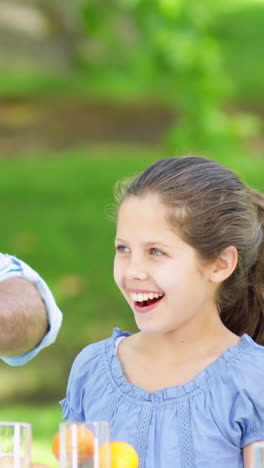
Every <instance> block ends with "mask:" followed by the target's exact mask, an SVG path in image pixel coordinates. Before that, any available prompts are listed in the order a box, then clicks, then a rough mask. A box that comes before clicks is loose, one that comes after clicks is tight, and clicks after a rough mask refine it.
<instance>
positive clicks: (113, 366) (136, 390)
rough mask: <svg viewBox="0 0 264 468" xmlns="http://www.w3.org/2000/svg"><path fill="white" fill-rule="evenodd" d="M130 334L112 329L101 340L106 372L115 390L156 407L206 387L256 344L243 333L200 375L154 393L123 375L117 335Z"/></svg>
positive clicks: (118, 329)
mask: <svg viewBox="0 0 264 468" xmlns="http://www.w3.org/2000/svg"><path fill="white" fill-rule="evenodd" d="M130 335H131V333H128V332H123V331H122V330H121V329H120V328H115V329H114V331H113V335H112V337H111V338H109V339H108V340H105V341H104V346H105V349H104V352H105V359H106V363H107V365H106V369H107V371H108V374H109V373H110V378H111V381H112V383H113V385H114V386H115V387H117V388H118V390H119V391H120V392H121V393H122V394H123V395H124V396H126V397H128V398H129V399H133V400H135V399H136V400H141V401H142V403H144V402H146V401H149V402H151V403H155V404H157V405H162V404H163V405H164V404H170V402H171V400H175V399H178V398H183V397H186V396H189V395H190V394H191V393H193V392H195V391H197V390H199V389H202V388H203V387H205V386H208V384H209V383H210V381H211V380H212V379H215V377H216V376H219V375H221V374H222V375H223V372H225V371H226V366H227V363H229V362H230V361H231V360H233V359H234V358H235V357H236V358H239V357H240V356H239V355H240V354H241V352H244V351H245V350H246V349H247V348H249V347H250V346H252V344H254V345H255V342H254V341H253V340H252V339H251V338H250V337H249V336H248V335H247V334H244V335H243V336H242V337H241V341H240V342H239V343H238V344H237V345H233V346H230V347H229V348H228V349H226V350H225V351H224V352H223V353H222V354H221V356H219V357H218V358H217V359H216V360H215V361H213V362H212V363H211V364H209V365H208V366H207V367H206V368H205V369H203V370H202V371H201V372H199V374H197V375H196V376H195V377H194V379H193V380H191V381H189V382H187V383H186V384H184V385H177V386H174V387H167V388H164V389H161V390H156V391H155V392H152V393H150V392H148V391H147V390H144V389H143V388H140V387H138V386H136V385H133V384H130V383H129V382H128V381H127V379H126V377H125V376H124V373H123V369H122V366H121V363H120V360H119V358H118V357H117V356H116V355H115V341H116V339H117V338H119V337H120V336H130Z"/></svg>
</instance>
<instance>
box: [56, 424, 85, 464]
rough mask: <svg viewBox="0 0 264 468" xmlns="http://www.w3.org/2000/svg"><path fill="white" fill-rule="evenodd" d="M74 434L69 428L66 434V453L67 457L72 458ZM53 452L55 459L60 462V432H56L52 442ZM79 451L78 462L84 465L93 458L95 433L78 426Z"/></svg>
mask: <svg viewBox="0 0 264 468" xmlns="http://www.w3.org/2000/svg"><path fill="white" fill-rule="evenodd" d="M72 449H73V444H72V434H71V429H70V428H69V429H68V430H67V433H66V453H67V457H69V458H71V456H72ZM52 451H53V453H54V455H55V457H56V458H57V459H58V460H59V456H60V455H59V454H60V437H59V432H56V434H55V436H54V437H53V440H52ZM77 451H78V462H79V463H84V462H85V461H86V460H88V459H89V458H91V457H92V456H93V453H94V435H93V433H92V432H91V431H90V430H89V429H87V428H86V427H84V426H77Z"/></svg>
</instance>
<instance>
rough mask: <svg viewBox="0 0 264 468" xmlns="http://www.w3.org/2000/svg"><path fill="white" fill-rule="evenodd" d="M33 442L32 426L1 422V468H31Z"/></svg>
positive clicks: (22, 423) (21, 423) (23, 423)
mask: <svg viewBox="0 0 264 468" xmlns="http://www.w3.org/2000/svg"><path fill="white" fill-rule="evenodd" d="M31 440H32V428H31V424H29V423H25V422H5V421H0V468H30V467H31Z"/></svg>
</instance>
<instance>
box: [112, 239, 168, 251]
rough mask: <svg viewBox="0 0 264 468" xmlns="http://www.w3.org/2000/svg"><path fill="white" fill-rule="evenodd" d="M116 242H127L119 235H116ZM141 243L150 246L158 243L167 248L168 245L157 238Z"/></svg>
mask: <svg viewBox="0 0 264 468" xmlns="http://www.w3.org/2000/svg"><path fill="white" fill-rule="evenodd" d="M115 240H116V242H123V243H124V244H127V243H128V242H127V241H125V240H124V239H120V238H119V237H116V239H115ZM143 245H146V246H150V245H160V246H163V247H166V248H169V247H170V246H169V245H168V244H164V243H163V242H161V241H159V240H153V241H148V242H143Z"/></svg>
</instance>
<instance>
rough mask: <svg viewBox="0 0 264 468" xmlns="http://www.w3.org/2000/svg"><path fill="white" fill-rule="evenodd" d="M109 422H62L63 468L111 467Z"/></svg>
mask: <svg viewBox="0 0 264 468" xmlns="http://www.w3.org/2000/svg"><path fill="white" fill-rule="evenodd" d="M109 433H110V430H109V423H107V422H104V421H102V422H101V421H99V422H95V421H92V422H81V423H67V422H64V423H61V424H60V426H59V441H60V443H59V460H60V467H61V468H79V467H80V466H81V467H82V468H110V466H111V465H110V435H109Z"/></svg>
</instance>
